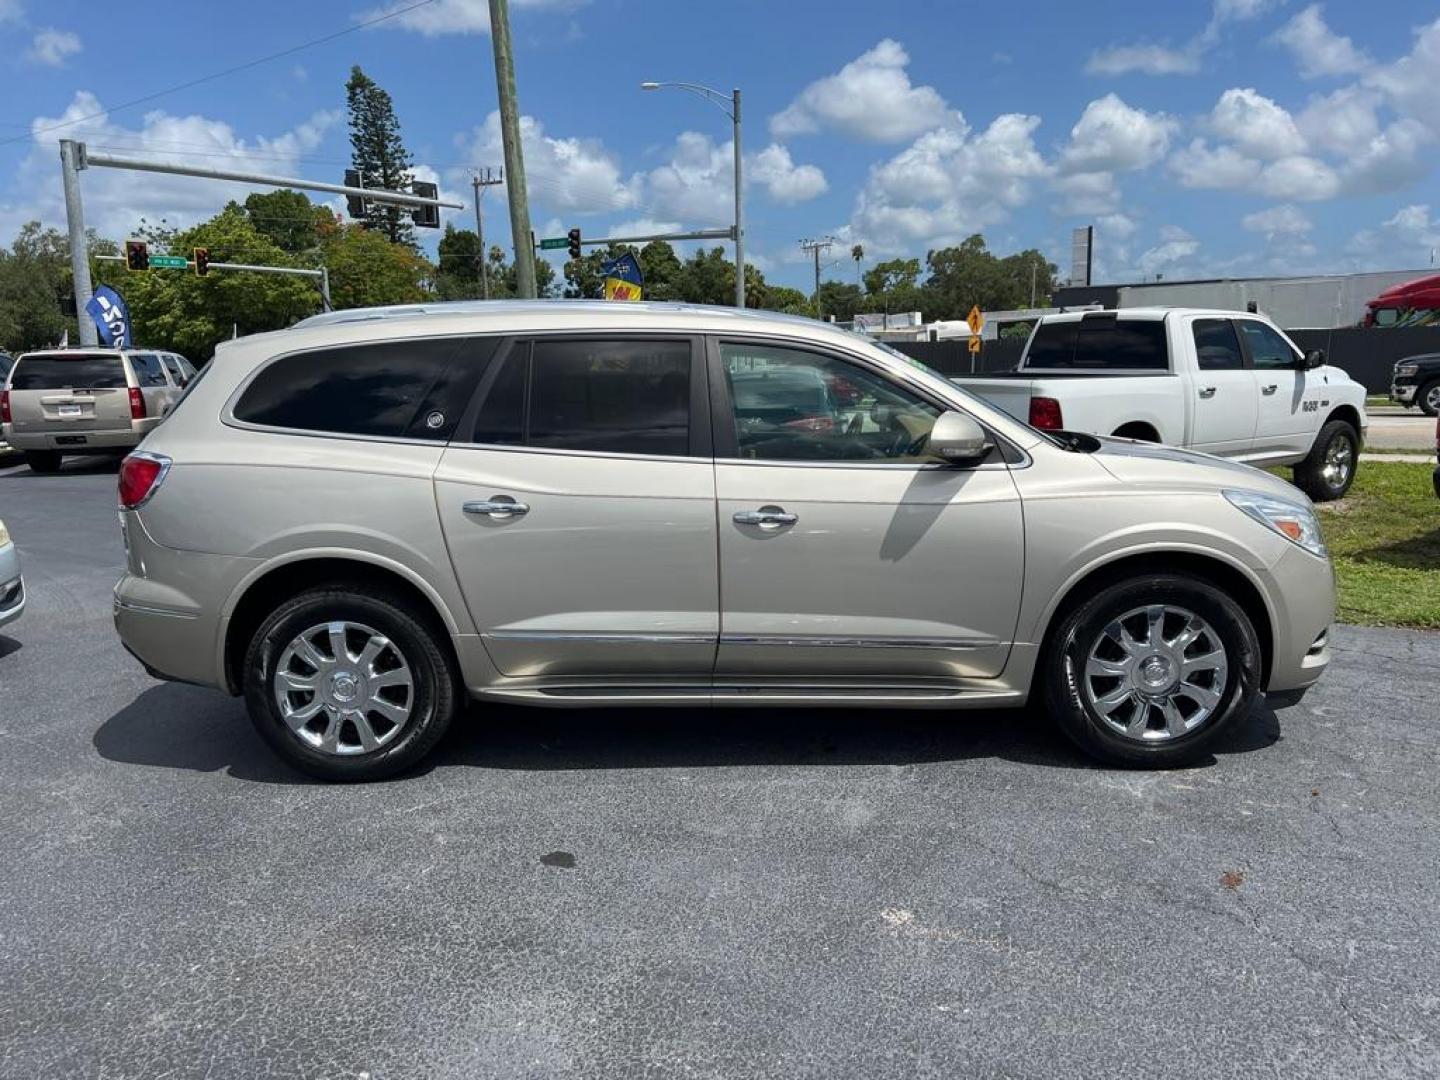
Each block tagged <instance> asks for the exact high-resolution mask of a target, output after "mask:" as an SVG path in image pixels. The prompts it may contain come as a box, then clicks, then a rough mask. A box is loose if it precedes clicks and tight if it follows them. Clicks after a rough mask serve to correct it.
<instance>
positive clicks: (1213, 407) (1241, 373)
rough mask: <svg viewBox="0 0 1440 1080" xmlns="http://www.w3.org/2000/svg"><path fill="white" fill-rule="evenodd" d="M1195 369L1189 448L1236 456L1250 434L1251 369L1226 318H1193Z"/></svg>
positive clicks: (1253, 408)
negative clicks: (1192, 418) (1193, 418)
mask: <svg viewBox="0 0 1440 1080" xmlns="http://www.w3.org/2000/svg"><path fill="white" fill-rule="evenodd" d="M1190 332H1191V335H1192V336H1193V338H1194V341H1195V359H1196V367H1197V370H1196V372H1195V382H1194V384H1193V386H1192V387H1191V391H1190V392H1191V394H1192V395H1193V397H1192V400H1191V407H1192V409H1193V413H1192V415H1193V416H1194V417H1195V421H1194V425H1193V427H1192V430H1191V435H1190V446H1191V447H1192V448H1193V449H1195V450H1203V451H1204V452H1205V453H1207V454H1221V455H1230V456H1238V455H1241V454H1246V453H1249V452H1250V447H1251V444H1252V442H1253V441H1254V438H1255V417H1256V414H1257V411H1258V406H1257V404H1256V401H1255V395H1256V389H1255V373H1254V372H1253V371H1251V370H1250V368H1249V367H1248V366H1247V365H1246V363H1245V353H1244V350H1242V349H1241V347H1240V338H1239V336H1238V335H1237V334H1236V332H1235V324H1234V323H1233V322H1231V321H1230V320H1229V319H1194V320H1192V321H1191V324H1190Z"/></svg>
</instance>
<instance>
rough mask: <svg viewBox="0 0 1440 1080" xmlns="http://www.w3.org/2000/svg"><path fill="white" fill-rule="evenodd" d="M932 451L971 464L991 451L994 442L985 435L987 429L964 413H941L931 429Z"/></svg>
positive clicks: (955, 460)
mask: <svg viewBox="0 0 1440 1080" xmlns="http://www.w3.org/2000/svg"><path fill="white" fill-rule="evenodd" d="M929 447H930V451H931V452H932V453H934V454H937V455H938V456H940V457H942V458H944V459H945V460H946V461H953V462H955V463H956V464H957V465H969V464H974V463H975V462H978V461H980V460H981V459H982V458H983V457H985V455H986V454H988V453H990V451H991V450H992V449H993V447H994V444H993V443H991V442H990V440H989V439H987V438H986V437H985V429H984V428H982V427H981V426H980V425H979V424H977V423H976V422H975V421H974V419H972V418H971V417H969V416H966V415H965V414H964V413H959V412H947V413H941V414H940V417H939V419H937V420H936V421H935V426H934V427H933V428H931V429H930V443H929Z"/></svg>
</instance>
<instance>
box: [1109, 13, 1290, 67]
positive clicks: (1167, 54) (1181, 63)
mask: <svg viewBox="0 0 1440 1080" xmlns="http://www.w3.org/2000/svg"><path fill="white" fill-rule="evenodd" d="M1277 2H1279V3H1283V2H1284V0H1215V3H1214V6H1213V7H1212V8H1211V11H1210V21H1209V22H1208V23H1206V25H1205V29H1204V30H1202V31H1201V32H1200V33H1199V34H1198V35H1196V36H1195V37H1193V38H1191V39H1190V40H1189V41H1188V42H1186V43H1185V44H1183V45H1179V46H1172V45H1169V44H1163V43H1153V42H1136V43H1133V44H1128V45H1110V46H1107V47H1105V48H1103V49H1097V50H1096V51H1095V52H1093V53H1091V54H1090V59H1089V60H1088V61H1086V64H1085V70H1086V71H1087V72H1089V73H1090V74H1091V75H1126V74H1129V73H1131V72H1138V73H1140V74H1142V75H1194V74H1196V73H1198V72H1199V71H1200V69H1201V66H1202V60H1203V59H1204V56H1205V54H1206V53H1207V52H1209V51H1210V49H1212V48H1214V46H1215V45H1216V43H1218V42H1219V40H1220V32H1221V30H1222V29H1223V28H1224V26H1225V24H1226V23H1230V22H1242V21H1245V20H1248V19H1253V18H1255V17H1256V16H1257V15H1260V14H1262V13H1264V12H1265V11H1267V10H1269V9H1270V8H1271V7H1274V6H1275V4H1276V3H1277Z"/></svg>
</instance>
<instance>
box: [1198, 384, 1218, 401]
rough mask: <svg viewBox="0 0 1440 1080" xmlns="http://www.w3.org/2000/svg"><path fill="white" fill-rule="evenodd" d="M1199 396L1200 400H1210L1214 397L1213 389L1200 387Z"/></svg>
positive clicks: (1211, 387)
mask: <svg viewBox="0 0 1440 1080" xmlns="http://www.w3.org/2000/svg"><path fill="white" fill-rule="evenodd" d="M1200 396H1201V397H1202V398H1212V397H1214V396H1215V387H1213V386H1205V387H1201V389H1200Z"/></svg>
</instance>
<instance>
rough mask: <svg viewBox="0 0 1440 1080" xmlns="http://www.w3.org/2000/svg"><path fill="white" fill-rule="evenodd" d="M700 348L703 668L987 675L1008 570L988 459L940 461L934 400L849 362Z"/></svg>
mask: <svg viewBox="0 0 1440 1080" xmlns="http://www.w3.org/2000/svg"><path fill="white" fill-rule="evenodd" d="M712 356H713V359H712V367H711V385H712V393H713V395H714V402H715V413H714V415H715V446H716V458H717V460H716V465H715V484H716V497H717V507H718V511H719V512H718V515H717V516H718V522H719V529H720V601H721V617H720V618H721V625H720V649H719V653H718V657H717V662H716V674H717V676H718V677H720V678H722V679H723V678H727V677H728V678H743V677H764V676H772V677H774V676H783V677H799V678H804V677H822V678H836V677H845V676H859V677H866V678H875V677H883V676H890V677H911V678H913V677H926V676H929V677H946V678H957V677H961V678H976V677H990V676H994V675H997V674H999V673H1000V671H1001V670H1002V668H1003V667H1004V665H1005V660H1006V657H1007V656H1008V654H1009V651H1010V643H1011V641H1012V640H1013V638H1014V633H1015V623H1016V618H1017V615H1018V611H1019V604H1020V593H1021V586H1022V576H1023V571H1024V528H1023V523H1022V519H1021V510H1020V499H1019V495H1018V493H1017V492H1016V488H1015V484H1014V482H1013V480H1012V479H1011V477H1010V473H1009V469H1008V468H1007V467H1006V466H1005V464H1004V462H1003V461H1002V460H1000V458H999V456H998V455H996V457H995V460H994V461H993V462H991V463H988V464H984V465H980V466H977V467H974V468H953V467H949V466H947V465H944V464H940V463H938V462H937V461H936V460H935V459H934V458H932V457H931V456H930V455H929V454H928V452H927V451H926V441H927V439H928V437H929V432H930V429H931V427H932V426H933V425H934V423H935V419H936V418H937V417H938V416H939V415H940V413H941V411H942V407H941V406H939V405H937V404H935V403H934V402H931V401H927V400H924V399H922V398H921V397H919V396H917V395H916V394H915V393H914V392H913V391H912V390H911V389H910V388H908V387H906V386H904V385H902V384H900V383H897V382H894V381H892V380H891V379H890V378H889V377H888V376H887V375H885V374H884V373H883V372H882V371H880V370H878V369H876V368H871V367H869V366H867V365H865V364H864V363H863V362H859V361H858V359H857V358H854V357H843V356H840V355H837V354H830V353H826V352H820V351H816V350H814V349H812V348H811V347H809V346H803V345H799V344H795V345H791V344H786V343H780V342H758V341H751V342H747V341H740V340H737V341H724V342H720V343H718V347H717V348H716V349H714V350H713V352H712Z"/></svg>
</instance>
